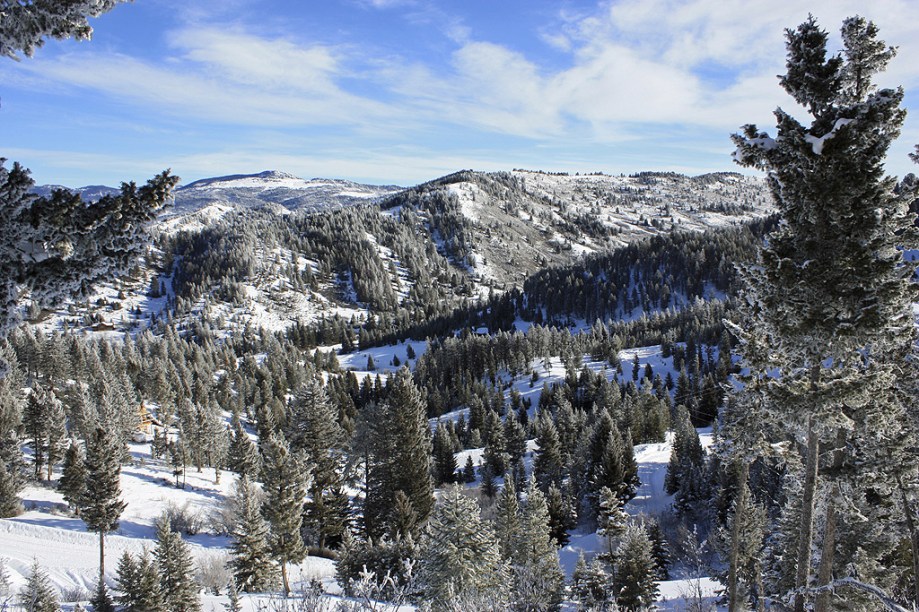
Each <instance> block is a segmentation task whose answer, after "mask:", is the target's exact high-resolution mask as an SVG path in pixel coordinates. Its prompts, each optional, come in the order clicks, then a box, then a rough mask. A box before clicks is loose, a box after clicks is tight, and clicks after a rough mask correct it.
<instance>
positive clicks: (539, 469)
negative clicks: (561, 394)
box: [533, 411, 564, 491]
mask: <svg viewBox="0 0 919 612" xmlns="http://www.w3.org/2000/svg"><path fill="white" fill-rule="evenodd" d="M536 432H537V433H536V444H537V446H539V450H537V451H536V459H535V460H534V461H533V474H534V475H535V476H536V482H537V483H539V486H540V488H541V489H543V490H544V491H548V490H549V484H550V483H555V484H561V482H562V476H563V475H564V465H563V463H562V448H561V443H560V442H559V439H558V430H557V429H556V428H555V423H553V422H552V417H551V416H549V413H548V411H540V413H539V419H538V421H537V425H536Z"/></svg>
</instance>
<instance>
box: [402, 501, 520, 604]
mask: <svg viewBox="0 0 919 612" xmlns="http://www.w3.org/2000/svg"><path fill="white" fill-rule="evenodd" d="M420 549H421V552H420V565H419V581H420V583H421V585H422V587H423V588H424V596H425V599H427V600H428V601H430V602H431V603H432V604H433V606H434V609H436V610H450V609H453V608H452V604H453V600H455V599H459V600H463V599H467V600H476V601H479V600H480V601H481V602H482V603H488V604H490V605H491V606H492V607H493V609H502V608H504V607H505V606H506V603H507V599H506V597H507V583H508V576H509V573H508V568H507V566H506V564H505V563H504V561H503V560H502V559H501V551H500V548H499V546H498V542H497V539H496V538H495V534H494V531H492V529H491V528H490V527H489V526H488V524H487V523H485V522H484V521H482V519H481V517H480V510H479V506H478V503H477V502H476V501H475V500H474V499H472V498H471V497H468V496H467V495H465V494H464V493H463V491H462V489H461V488H459V487H458V486H455V485H454V486H451V487H450V488H449V489H447V491H446V492H445V493H444V495H443V497H442V498H441V500H440V503H439V504H438V506H437V507H436V508H435V510H434V514H433V515H432V516H431V520H430V521H429V523H428V526H427V529H426V532H425V535H424V538H423V539H422V542H421V544H420Z"/></svg>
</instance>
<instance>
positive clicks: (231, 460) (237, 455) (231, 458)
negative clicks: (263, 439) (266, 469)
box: [227, 413, 259, 478]
mask: <svg viewBox="0 0 919 612" xmlns="http://www.w3.org/2000/svg"><path fill="white" fill-rule="evenodd" d="M230 428H231V433H230V436H231V438H230V445H229V448H228V450H227V464H228V467H229V468H230V470H231V471H233V472H235V473H237V474H238V475H240V476H248V477H249V478H255V477H256V476H257V475H258V473H259V456H258V449H257V448H256V446H255V443H254V442H252V440H251V439H250V438H249V434H247V433H246V430H245V428H244V427H243V424H242V422H241V421H240V420H239V414H238V413H234V414H233V418H232V420H231V422H230Z"/></svg>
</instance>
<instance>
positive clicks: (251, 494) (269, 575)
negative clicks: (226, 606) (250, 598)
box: [229, 476, 277, 592]
mask: <svg viewBox="0 0 919 612" xmlns="http://www.w3.org/2000/svg"><path fill="white" fill-rule="evenodd" d="M234 496H235V497H236V499H237V507H238V512H239V516H238V517H237V518H236V525H235V527H234V528H233V532H232V536H233V542H232V543H231V544H230V556H231V559H230V563H229V566H230V568H231V569H232V570H233V584H234V585H235V587H236V588H237V589H241V590H243V591H255V592H262V591H268V590H270V589H271V587H272V586H274V585H275V584H276V577H277V566H276V565H275V564H274V562H273V561H272V560H271V551H270V549H269V546H268V539H269V525H268V523H267V522H266V521H265V519H264V518H263V517H262V504H261V502H260V501H259V499H258V495H257V490H256V488H255V485H253V484H252V482H251V481H250V480H249V478H248V476H242V477H241V478H240V479H239V480H238V481H237V482H236V491H235V492H234Z"/></svg>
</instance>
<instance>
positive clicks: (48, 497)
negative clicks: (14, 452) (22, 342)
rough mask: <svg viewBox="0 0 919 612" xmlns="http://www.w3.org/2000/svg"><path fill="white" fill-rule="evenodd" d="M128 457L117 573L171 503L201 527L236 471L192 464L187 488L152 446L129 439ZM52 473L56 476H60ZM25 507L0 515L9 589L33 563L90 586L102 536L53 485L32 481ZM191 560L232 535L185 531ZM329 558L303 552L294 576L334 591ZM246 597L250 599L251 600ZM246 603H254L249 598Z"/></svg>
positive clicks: (114, 558)
mask: <svg viewBox="0 0 919 612" xmlns="http://www.w3.org/2000/svg"><path fill="white" fill-rule="evenodd" d="M130 449H131V456H132V462H131V464H129V465H126V466H124V467H123V468H122V472H121V488H122V496H121V497H122V499H123V500H124V501H125V502H127V507H126V509H125V511H124V513H123V514H122V516H121V520H120V524H119V527H118V529H117V530H116V531H115V532H114V533H111V534H107V535H106V537H105V555H106V570H107V571H106V574H107V576H108V577H109V579H112V578H113V577H114V575H115V568H116V567H117V564H118V558H119V557H120V556H121V555H122V553H123V552H125V551H129V552H131V553H134V554H136V553H140V552H142V551H143V550H144V549H145V548H147V549H151V550H152V548H153V546H154V544H155V537H156V536H155V527H154V522H155V520H156V519H157V518H158V517H159V516H160V515H161V513H162V512H163V510H164V509H165V508H166V507H167V506H168V505H170V504H171V505H173V506H175V507H177V508H182V507H187V509H188V511H189V513H191V514H197V515H198V516H199V517H200V518H201V519H202V521H203V522H204V523H205V526H206V524H207V521H208V517H209V516H210V515H211V513H212V512H213V511H214V510H215V509H217V508H219V507H220V505H221V503H222V502H223V500H224V499H225V498H226V496H227V494H228V492H229V491H231V490H232V487H233V482H234V479H235V475H234V474H232V473H231V472H223V473H222V474H221V484H219V485H217V484H215V483H214V470H212V469H207V468H205V469H204V470H203V471H202V472H201V473H198V472H196V471H195V469H194V467H190V468H189V469H188V472H187V474H186V487H185V488H184V489H179V488H176V487H175V480H174V478H173V477H172V469H171V468H170V467H169V466H168V465H165V464H164V463H163V462H162V461H160V460H153V459H152V458H151V456H150V452H149V445H147V444H131V445H130ZM59 475H60V474H59V472H58V473H56V474H55V480H56V479H57V478H58V477H59ZM22 497H23V505H24V506H25V508H26V512H24V513H23V514H21V515H19V516H17V517H14V518H10V519H0V558H3V559H4V560H5V564H6V567H7V569H8V571H9V575H10V579H11V582H12V587H13V590H14V591H16V590H18V589H19V588H20V587H21V586H22V585H23V584H25V581H26V576H28V574H29V570H30V567H31V565H32V563H33V561H35V560H37V561H38V563H39V564H40V565H41V566H42V567H43V568H44V569H46V570H47V572H48V575H49V578H50V579H51V582H52V583H53V584H54V585H55V586H56V587H57V588H58V589H74V588H82V589H85V590H86V591H91V590H92V588H93V586H94V585H95V583H96V580H97V579H98V572H99V565H98V564H99V536H98V535H97V534H96V533H90V532H87V531H86V527H85V525H84V524H83V521H82V520H80V519H79V518H76V517H72V516H69V515H68V514H67V512H66V503H65V502H64V500H63V498H62V497H61V495H60V493H58V492H57V491H56V490H55V489H54V488H51V487H48V486H44V485H36V484H34V483H33V484H30V485H28V486H27V487H26V488H25V490H24V491H23V495H22ZM183 537H184V539H185V541H186V542H187V543H188V545H189V548H190V550H191V552H192V555H193V557H194V558H195V559H196V560H201V559H205V558H208V557H212V556H218V557H223V556H224V555H226V554H227V551H228V548H227V547H228V545H229V543H230V540H229V538H228V537H226V536H217V535H212V534H209V533H199V534H198V535H193V536H183ZM334 575H335V567H334V563H333V562H332V561H330V560H328V559H323V558H318V557H307V558H306V559H305V560H304V562H303V563H301V564H298V565H294V566H292V568H291V576H292V577H293V578H294V579H295V580H296V579H297V578H298V577H300V576H302V577H303V580H305V581H307V582H308V581H309V579H310V578H313V577H315V578H318V579H319V580H321V581H322V582H323V584H324V585H326V587H327V588H329V589H333V590H334V589H335V588H336V585H335V583H334ZM250 599H251V598H250ZM225 600H226V598H225V597H224V598H222V599H221V598H218V597H215V596H206V597H204V598H203V601H204V609H205V610H208V609H210V608H209V607H208V606H209V605H210V603H215V604H216V603H219V602H220V601H225ZM249 605H250V606H251V607H250V608H248V609H251V610H254V609H255V602H250V603H249Z"/></svg>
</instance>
